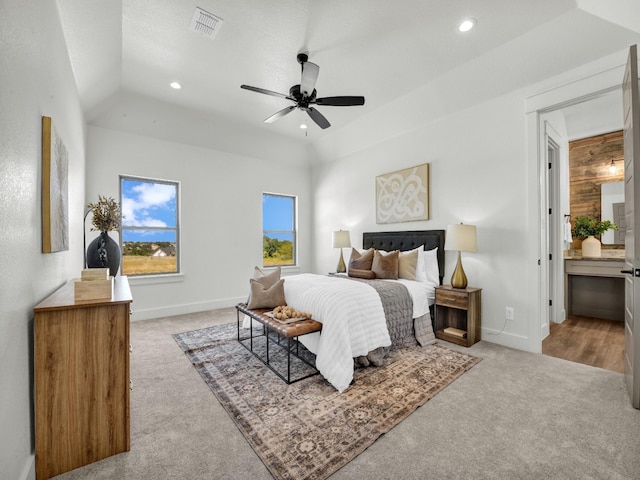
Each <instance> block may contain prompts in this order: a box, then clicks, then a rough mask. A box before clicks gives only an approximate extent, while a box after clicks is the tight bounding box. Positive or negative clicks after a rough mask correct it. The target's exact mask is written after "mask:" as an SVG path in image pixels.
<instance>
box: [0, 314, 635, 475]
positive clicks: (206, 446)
mask: <svg viewBox="0 0 640 480" xmlns="http://www.w3.org/2000/svg"><path fill="white" fill-rule="evenodd" d="M235 317H236V315H235V309H233V308H225V309H220V310H209V311H203V312H199V313H191V314H186V315H178V316H174V317H164V318H157V319H153V320H144V321H134V322H132V323H131V343H132V345H133V353H132V354H131V378H132V380H133V389H132V391H131V451H130V452H126V453H122V454H120V455H114V456H113V457H109V458H106V459H104V460H101V461H99V462H96V463H93V464H90V465H87V466H85V467H82V468H78V469H76V470H73V471H71V472H69V473H66V474H63V475H60V476H59V477H56V480H114V479H117V480H169V479H189V480H227V479H234V480H267V479H271V478H273V477H272V475H271V474H270V473H269V471H268V470H267V468H266V467H265V466H264V463H262V461H261V460H260V458H259V457H258V455H256V453H255V451H254V450H253V449H252V448H251V446H250V445H249V443H248V442H247V440H246V439H245V438H244V436H243V435H242V434H241V433H240V431H239V430H238V428H237V427H236V425H235V423H234V422H233V421H232V420H231V418H230V417H229V415H228V414H227V412H226V411H225V410H224V408H223V407H222V405H221V404H220V402H218V401H216V400H215V399H214V398H213V395H212V394H211V390H210V388H209V387H208V386H207V385H206V384H205V382H203V381H202V377H201V376H200V375H199V374H198V373H197V372H196V370H195V368H193V365H192V364H191V362H189V360H188V359H187V357H186V355H185V354H184V353H183V352H182V350H181V349H180V347H179V346H178V345H177V344H176V342H175V341H174V339H173V338H172V337H171V335H172V334H175V333H178V332H186V331H190V330H197V329H202V328H206V327H210V326H212V325H220V324H224V323H230V322H234V321H235ZM133 318H134V319H135V318H136V312H135V303H134V315H133ZM488 339H489V340H491V336H488ZM485 340H486V339H485ZM444 344H445V345H447V346H448V347H449V348H451V349H453V350H459V351H462V352H465V353H469V354H471V355H473V356H475V357H479V358H482V361H481V362H479V363H478V364H477V365H476V366H474V367H473V368H472V369H471V370H469V371H468V372H467V373H465V374H464V375H462V376H461V377H459V378H458V379H457V380H456V381H455V382H453V383H451V384H450V385H449V386H448V387H447V388H445V389H444V390H442V391H441V392H440V393H438V394H437V395H436V396H434V397H433V398H431V400H429V401H428V402H427V403H425V404H424V405H423V406H422V407H420V408H418V409H416V411H414V412H413V413H412V414H411V415H410V416H409V417H408V418H406V419H405V420H404V421H402V422H400V423H399V424H398V425H396V426H395V427H394V428H392V429H391V430H390V431H389V432H387V433H386V434H384V435H382V436H381V437H379V438H378V440H377V441H376V442H374V443H373V445H371V446H370V447H369V448H367V449H366V450H365V451H364V452H363V453H361V454H360V455H358V456H357V457H356V458H355V459H353V460H352V461H351V462H349V463H348V464H347V465H345V466H344V467H342V468H341V469H340V470H338V471H336V472H335V473H334V474H333V475H331V477H330V480H371V479H374V478H375V479H385V480H391V479H402V480H424V479H438V480H458V479H470V480H496V479H505V480H513V479H517V480H540V479H541V478H544V479H551V480H567V479H575V480H584V479H593V480H597V479H603V478H609V479H617V480H630V479H636V480H637V479H638V478H639V477H638V472H640V455H638V452H640V435H638V432H640V410H634V409H633V408H632V407H631V404H630V401H629V395H628V394H627V391H626V389H625V386H624V379H623V376H622V375H621V374H619V373H616V372H610V371H607V370H602V369H599V368H593V367H589V366H587V365H580V364H577V363H572V362H568V361H566V360H560V359H557V358H553V357H549V356H546V355H540V354H535V353H528V352H523V351H519V350H513V349H510V348H505V347H502V346H500V345H497V344H495V343H489V342H487V341H481V342H479V343H476V344H475V345H473V346H472V347H470V348H464V347H459V346H457V345H451V344H446V343H444ZM1 477H2V473H0V478H1Z"/></svg>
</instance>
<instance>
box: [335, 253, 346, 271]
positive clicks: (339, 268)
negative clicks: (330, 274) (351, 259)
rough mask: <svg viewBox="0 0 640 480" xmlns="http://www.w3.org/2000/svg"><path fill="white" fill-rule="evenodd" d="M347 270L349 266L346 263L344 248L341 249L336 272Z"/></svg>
mask: <svg viewBox="0 0 640 480" xmlns="http://www.w3.org/2000/svg"><path fill="white" fill-rule="evenodd" d="M346 271H347V266H346V265H345V264H344V257H343V256H342V249H340V261H339V262H338V269H337V270H336V272H338V273H345V272H346Z"/></svg>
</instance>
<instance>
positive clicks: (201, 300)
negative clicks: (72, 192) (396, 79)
mask: <svg viewBox="0 0 640 480" xmlns="http://www.w3.org/2000/svg"><path fill="white" fill-rule="evenodd" d="M236 141H238V142H246V139H245V138H242V137H241V136H239V137H238V138H237V139H236ZM88 145H89V146H88V153H87V158H88V161H87V184H86V185H87V197H86V198H87V202H91V201H95V200H96V199H97V197H98V195H106V196H112V197H113V198H116V199H117V198H118V196H119V185H118V181H119V175H121V174H123V175H134V176H144V177H152V178H159V179H165V180H173V181H179V182H180V186H181V237H180V238H181V257H180V265H181V273H182V274H183V275H182V276H181V277H179V278H177V279H174V280H175V281H174V282H171V283H148V282H146V281H137V279H133V278H132V279H131V280H130V283H131V284H132V294H133V298H134V303H133V311H134V315H133V317H132V319H133V320H141V319H147V318H155V317H159V316H167V315H175V314H180V313H187V312H195V311H202V310H208V309H212V308H222V307H229V306H233V305H235V304H236V303H238V302H239V301H242V300H246V296H247V293H248V288H249V287H248V286H249V283H248V282H249V280H248V279H249V278H250V277H251V276H252V275H253V267H254V266H255V265H258V266H261V265H262V193H263V192H272V193H283V194H288V195H296V196H298V219H299V225H298V228H299V237H298V249H299V258H298V260H299V268H298V269H294V271H296V272H304V271H308V270H309V269H310V261H311V253H310V251H311V238H310V233H309V232H310V229H311V217H310V215H311V207H310V202H311V200H312V197H311V194H310V193H309V192H310V179H309V169H308V167H307V164H306V161H305V158H301V157H298V156H300V150H299V148H298V147H297V146H296V147H292V149H291V151H286V150H281V151H280V152H279V153H280V157H281V158H282V161H281V162H278V161H265V160H264V159H262V158H253V157H247V156H242V155H235V154H232V153H228V152H224V151H219V150H213V149H208V148H202V147H194V146H189V145H185V144H181V143H176V142H170V141H163V140H158V139H156V138H152V137H148V136H142V135H137V134H130V133H123V132H119V131H116V130H110V129H105V128H100V127H90V128H89V135H88ZM263 148H265V149H269V146H268V145H264V146H263ZM265 155H267V152H265ZM268 155H273V152H268ZM296 159H297V161H296ZM89 233H92V232H89ZM90 238H92V237H90V236H88V239H87V243H88V242H89V240H90Z"/></svg>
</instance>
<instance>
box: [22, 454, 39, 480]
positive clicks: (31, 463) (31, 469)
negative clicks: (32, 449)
mask: <svg viewBox="0 0 640 480" xmlns="http://www.w3.org/2000/svg"><path fill="white" fill-rule="evenodd" d="M20 480H36V456H35V454H32V455H29V459H28V460H27V464H26V465H25V466H24V469H23V470H22V475H20Z"/></svg>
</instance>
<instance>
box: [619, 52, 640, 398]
mask: <svg viewBox="0 0 640 480" xmlns="http://www.w3.org/2000/svg"><path fill="white" fill-rule="evenodd" d="M637 55H638V54H637V46H636V45H633V46H632V47H631V48H630V49H629V59H628V60H627V68H626V70H625V73H624V79H623V82H622V97H623V98H622V101H623V112H624V182H625V183H624V195H625V220H626V227H627V232H626V235H625V269H624V270H623V272H625V273H627V275H626V277H625V287H624V290H625V313H624V327H625V328H624V378H625V383H626V384H627V389H628V391H629V396H630V397H631V404H632V405H633V407H634V408H640V313H639V314H638V315H635V305H638V306H639V308H640V234H636V229H637V228H640V186H639V188H635V185H634V183H635V180H636V179H638V181H640V105H639V104H638V101H639V98H638V56H637ZM636 169H638V172H637V173H636Z"/></svg>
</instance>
